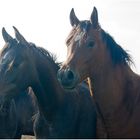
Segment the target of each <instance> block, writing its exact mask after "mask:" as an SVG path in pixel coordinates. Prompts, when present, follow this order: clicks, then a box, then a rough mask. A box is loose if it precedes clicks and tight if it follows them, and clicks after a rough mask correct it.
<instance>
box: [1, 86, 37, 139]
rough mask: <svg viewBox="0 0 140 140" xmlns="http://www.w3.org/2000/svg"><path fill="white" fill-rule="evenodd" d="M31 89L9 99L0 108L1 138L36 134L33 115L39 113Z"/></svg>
mask: <svg viewBox="0 0 140 140" xmlns="http://www.w3.org/2000/svg"><path fill="white" fill-rule="evenodd" d="M33 96H34V94H33V92H32V90H31V89H28V90H25V91H24V92H21V93H19V94H18V95H17V96H16V97H15V98H14V99H12V100H7V101H6V102H4V104H1V108H0V138H3V139H5V138H7V139H9V138H10V139H13V138H21V136H22V135H34V132H33V117H34V115H35V114H36V113H37V110H38V109H37V105H36V100H35V98H34V97H33Z"/></svg>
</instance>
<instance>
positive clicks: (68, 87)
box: [61, 79, 78, 90]
mask: <svg viewBox="0 0 140 140" xmlns="http://www.w3.org/2000/svg"><path fill="white" fill-rule="evenodd" d="M61 84H62V86H63V88H64V89H68V90H72V89H74V88H75V87H76V86H77V85H78V79H75V80H74V81H73V82H71V83H69V84H65V83H61Z"/></svg>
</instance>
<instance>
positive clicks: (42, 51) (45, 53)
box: [30, 43, 61, 67]
mask: <svg viewBox="0 0 140 140" xmlns="http://www.w3.org/2000/svg"><path fill="white" fill-rule="evenodd" d="M30 48H32V50H34V51H35V52H37V53H39V55H41V56H44V57H46V58H47V59H48V60H49V61H50V62H52V63H55V64H56V65H57V66H58V67H60V65H61V63H58V62H57V57H56V55H55V54H53V53H51V52H49V51H48V50H46V49H44V48H43V47H39V46H36V45H35V44H34V43H30Z"/></svg>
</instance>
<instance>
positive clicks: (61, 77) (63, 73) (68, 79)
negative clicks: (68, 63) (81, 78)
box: [57, 68, 78, 89]
mask: <svg viewBox="0 0 140 140" xmlns="http://www.w3.org/2000/svg"><path fill="white" fill-rule="evenodd" d="M57 78H58V81H59V82H60V84H61V85H62V86H63V87H64V88H65V89H73V88H75V86H76V85H77V83H78V76H77V74H76V73H75V72H74V71H73V70H71V69H70V68H65V69H60V70H59V71H58V73H57Z"/></svg>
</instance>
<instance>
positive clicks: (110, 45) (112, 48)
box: [102, 30, 133, 65]
mask: <svg viewBox="0 0 140 140" xmlns="http://www.w3.org/2000/svg"><path fill="white" fill-rule="evenodd" d="M102 38H103V41H105V42H106V44H107V49H108V50H109V52H110V55H111V58H112V61H113V64H114V65H117V64H128V65H130V64H133V61H132V59H131V56H130V54H128V53H127V52H126V51H125V50H124V49H123V48H122V47H121V46H120V45H118V44H117V43H116V42H115V41H114V39H113V38H112V37H111V36H110V35H109V34H108V33H106V32H105V31H104V30H102Z"/></svg>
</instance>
